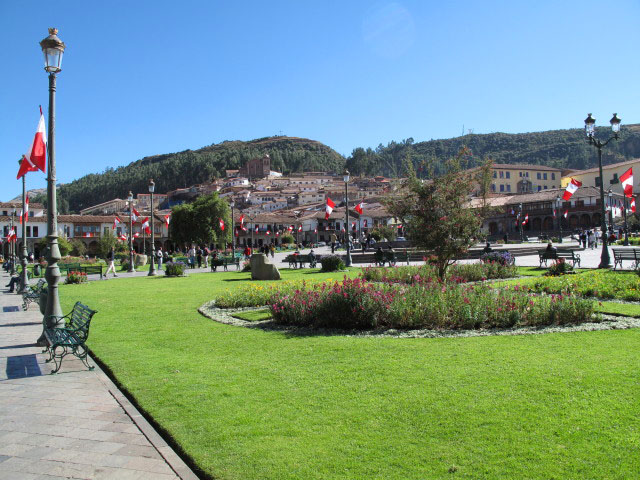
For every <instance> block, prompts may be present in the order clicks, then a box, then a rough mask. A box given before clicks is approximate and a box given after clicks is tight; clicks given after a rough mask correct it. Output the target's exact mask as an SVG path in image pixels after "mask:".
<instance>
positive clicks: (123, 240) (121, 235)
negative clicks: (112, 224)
mask: <svg viewBox="0 0 640 480" xmlns="http://www.w3.org/2000/svg"><path fill="white" fill-rule="evenodd" d="M118 240H120V241H121V242H126V241H127V236H126V235H125V234H124V233H122V234H120V236H119V237H118Z"/></svg>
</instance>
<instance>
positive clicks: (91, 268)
mask: <svg viewBox="0 0 640 480" xmlns="http://www.w3.org/2000/svg"><path fill="white" fill-rule="evenodd" d="M79 271H80V272H84V273H86V274H87V275H92V274H99V275H100V280H102V265H85V266H82V267H80V270H79Z"/></svg>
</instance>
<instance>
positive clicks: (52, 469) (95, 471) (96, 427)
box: [0, 271, 197, 480]
mask: <svg viewBox="0 0 640 480" xmlns="http://www.w3.org/2000/svg"><path fill="white" fill-rule="evenodd" d="M0 282H2V283H1V284H0V479H3V480H5V479H6V480H22V479H25V480H32V479H48V480H52V479H58V478H60V479H61V478H81V479H117V480H130V479H149V480H170V479H178V478H182V479H185V480H186V479H189V480H193V479H197V477H196V476H195V475H194V474H193V473H192V472H191V470H190V469H189V468H188V467H187V466H186V465H185V464H184V462H182V460H181V459H180V458H179V457H178V456H177V455H176V454H175V453H174V451H173V450H172V449H171V448H170V447H169V446H167V444H166V443H165V442H164V441H163V440H162V438H161V437H160V436H159V435H158V434H157V433H156V432H155V430H154V429H153V428H152V427H151V426H150V425H149V424H148V422H147V421H146V420H145V419H144V418H143V417H142V416H140V414H139V412H138V411H137V410H136V409H135V408H134V407H133V405H131V404H130V403H129V401H128V400H127V399H126V398H125V397H124V396H123V395H122V393H121V392H120V391H119V390H118V388H117V387H116V386H115V385H114V384H113V383H112V382H111V381H110V380H109V378H108V377H107V376H106V375H105V374H104V373H103V372H102V371H101V370H100V368H99V367H98V366H96V369H95V370H93V371H88V370H87V369H86V368H85V367H84V365H82V363H81V362H80V361H79V360H77V359H76V358H75V357H73V356H67V357H65V359H64V362H63V363H62V368H61V370H60V373H58V374H57V375H49V372H51V370H52V368H51V366H50V365H49V364H47V363H44V359H45V356H44V355H42V354H41V353H40V352H41V350H42V349H41V348H40V347H36V346H35V345H34V342H35V340H36V339H37V338H38V336H39V335H40V333H41V331H42V323H41V322H42V315H41V314H40V312H39V310H38V307H37V305H32V306H31V308H30V309H29V311H27V312H23V311H22V308H21V307H20V305H21V304H22V297H21V296H19V295H16V294H10V293H8V289H7V288H4V285H5V284H7V283H8V276H7V275H6V273H5V272H4V271H3V272H2V273H0ZM16 308H18V310H17V311H15V310H16ZM90 363H91V364H92V365H95V363H94V362H93V360H90Z"/></svg>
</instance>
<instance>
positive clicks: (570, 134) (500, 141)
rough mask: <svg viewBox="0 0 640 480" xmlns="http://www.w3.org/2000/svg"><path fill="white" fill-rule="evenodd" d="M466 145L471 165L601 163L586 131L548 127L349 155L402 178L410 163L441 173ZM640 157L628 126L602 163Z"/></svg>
mask: <svg viewBox="0 0 640 480" xmlns="http://www.w3.org/2000/svg"><path fill="white" fill-rule="evenodd" d="M609 135H611V129H609V128H604V127H602V128H599V129H598V138H607V136H609ZM463 146H466V147H468V148H469V149H470V150H471V152H472V154H473V159H472V160H470V163H469V165H468V166H469V167H474V166H478V164H479V162H481V161H482V159H484V158H485V157H489V158H491V159H492V160H493V161H494V162H495V163H526V164H539V165H547V166H551V167H557V168H569V169H584V168H590V167H594V166H596V165H597V161H598V158H597V153H596V149H595V148H594V147H592V146H591V145H589V144H588V143H587V141H586V139H585V135H584V130H582V129H572V130H550V131H547V132H535V133H519V134H507V133H491V134H485V135H464V136H462V137H457V138H451V139H446V140H431V141H428V142H420V143H414V141H413V139H412V138H409V139H407V140H403V141H401V142H391V143H389V144H387V146H383V145H382V144H380V145H379V146H378V147H377V148H376V149H375V150H374V149H371V148H369V149H366V150H365V149H363V148H356V149H355V150H354V151H353V152H352V154H351V156H350V157H349V158H348V159H347V167H348V168H349V170H350V171H351V172H352V173H353V174H356V175H358V174H361V173H362V174H365V175H372V174H377V175H385V176H390V177H394V176H402V175H404V174H405V173H406V164H407V162H408V161H410V162H411V164H412V166H413V168H414V170H415V171H416V172H417V173H418V175H419V176H422V177H428V176H430V175H439V174H440V173H442V170H443V164H444V163H443V162H444V161H445V160H446V159H448V158H452V157H454V156H455V155H456V153H458V151H459V150H460V148H462V147H463ZM637 157H640V125H627V126H624V127H623V129H622V134H621V138H620V140H618V141H612V142H611V143H610V144H609V145H608V146H607V147H606V149H605V150H603V162H604V163H605V164H608V163H615V162H619V161H623V160H627V159H631V158H637Z"/></svg>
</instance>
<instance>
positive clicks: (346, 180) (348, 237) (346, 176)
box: [342, 169, 351, 267]
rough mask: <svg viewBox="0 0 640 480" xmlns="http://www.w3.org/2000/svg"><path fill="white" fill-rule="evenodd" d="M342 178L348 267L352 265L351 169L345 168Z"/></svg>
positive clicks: (346, 263)
mask: <svg viewBox="0 0 640 480" xmlns="http://www.w3.org/2000/svg"><path fill="white" fill-rule="evenodd" d="M342 179H343V180H344V205H345V208H344V211H345V224H344V232H345V240H346V243H347V259H346V260H347V261H346V262H345V265H346V266H347V267H350V266H351V235H350V234H349V170H347V169H345V171H344V173H343V175H342Z"/></svg>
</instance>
